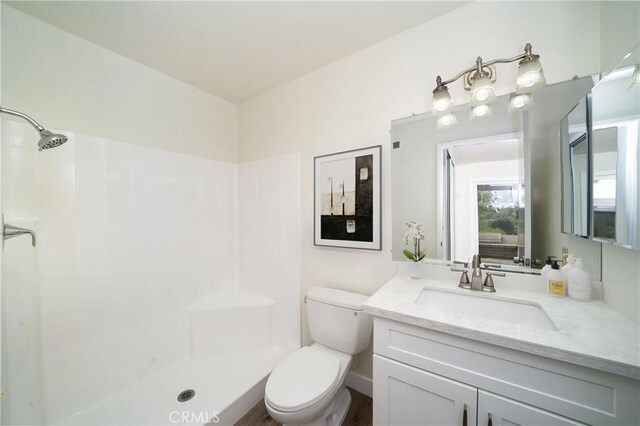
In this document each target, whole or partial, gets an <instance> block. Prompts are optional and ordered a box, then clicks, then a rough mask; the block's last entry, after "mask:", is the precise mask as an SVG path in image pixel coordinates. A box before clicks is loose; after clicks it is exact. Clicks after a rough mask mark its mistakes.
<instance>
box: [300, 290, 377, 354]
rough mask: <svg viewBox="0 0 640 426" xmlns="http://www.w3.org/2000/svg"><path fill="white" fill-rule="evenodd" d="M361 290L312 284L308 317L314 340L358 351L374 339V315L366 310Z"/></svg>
mask: <svg viewBox="0 0 640 426" xmlns="http://www.w3.org/2000/svg"><path fill="white" fill-rule="evenodd" d="M367 299H369V297H368V296H364V295H362V294H357V293H351V292H348V291H342V290H335V289H332V288H322V287H313V288H311V289H310V290H309V292H308V293H307V297H306V301H307V318H308V320H309V330H310V331H311V338H312V339H313V341H314V342H316V343H320V344H321V345H324V346H327V347H329V348H332V349H335V350H337V351H340V352H344V353H347V354H351V355H355V354H357V353H360V352H362V351H363V350H365V349H366V348H367V346H369V342H371V333H372V330H373V318H372V317H371V315H370V314H368V313H366V312H364V311H363V310H362V309H363V305H364V302H366V301H367Z"/></svg>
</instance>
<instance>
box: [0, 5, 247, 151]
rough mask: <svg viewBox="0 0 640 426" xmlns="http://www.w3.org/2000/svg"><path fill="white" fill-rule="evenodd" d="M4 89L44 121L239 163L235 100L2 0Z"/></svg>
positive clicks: (9, 101)
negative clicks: (161, 71) (134, 58)
mask: <svg viewBox="0 0 640 426" xmlns="http://www.w3.org/2000/svg"><path fill="white" fill-rule="evenodd" d="M171 30H173V29H171ZM2 92H3V97H2V102H3V104H2V105H3V106H4V107H6V108H11V109H15V110H18V111H23V112H25V113H27V114H29V115H31V116H33V117H34V118H35V119H36V120H38V121H40V122H41V124H42V125H43V126H45V127H48V126H50V127H57V128H59V129H73V130H74V131H77V132H81V133H84V134H88V135H93V136H97V137H104V138H108V139H113V140H119V141H123V142H129V143H135V144H141V145H146V146H153V147H156V148H162V149H166V150H169V151H175V152H180V153H184V154H191V155H197V156H200V157H205V158H211V159H216V160H222V161H229V162H236V161H237V150H236V148H237V122H236V119H237V107H236V106H235V105H233V104H231V103H229V102H227V101H224V100H222V99H220V98H217V97H215V96H213V95H211V94H209V93H206V92H203V91H201V90H199V89H196V88H194V87H192V86H189V85H188V84H186V83H183V82H181V81H178V80H176V79H174V78H172V77H168V76H167V75H165V74H162V73H160V72H158V71H155V70H153V69H151V68H148V67H146V66H144V65H142V64H139V63H137V62H134V61H132V60H130V59H128V58H125V57H123V56H120V55H118V54H116V53H114V52H112V51H110V50H107V49H104V48H102V47H99V46H97V45H95V44H93V43H90V42H88V41H86V40H83V39H81V38H79V37H77V36H75V35H72V34H70V33H67V32H65V31H62V30H60V29H58V28H56V27H53V26H51V25H49V24H46V23H44V22H42V21H40V20H38V19H36V18H33V17H31V16H29V15H26V14H24V13H22V12H19V11H17V10H15V9H13V8H11V7H9V6H7V5H6V4H2Z"/></svg>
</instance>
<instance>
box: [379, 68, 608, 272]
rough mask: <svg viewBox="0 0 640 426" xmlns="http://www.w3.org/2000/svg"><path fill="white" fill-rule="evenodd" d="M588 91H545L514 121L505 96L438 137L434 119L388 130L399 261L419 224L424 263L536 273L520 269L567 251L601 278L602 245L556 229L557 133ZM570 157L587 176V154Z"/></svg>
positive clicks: (460, 111)
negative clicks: (488, 111)
mask: <svg viewBox="0 0 640 426" xmlns="http://www.w3.org/2000/svg"><path fill="white" fill-rule="evenodd" d="M592 86H593V83H592V79H591V78H590V77H586V78H581V79H575V80H571V81H568V82H564V83H559V84H555V85H550V86H546V87H544V88H541V89H539V90H537V91H535V92H534V93H533V104H532V105H531V107H530V108H529V110H528V111H515V112H510V111H509V99H510V96H509V95H505V96H501V97H498V98H496V99H495V100H494V101H493V102H491V108H492V110H493V114H492V115H491V116H489V117H485V118H483V119H479V120H472V119H470V117H469V107H468V106H466V105H465V106H461V107H458V108H457V109H456V111H455V112H456V116H457V120H458V123H457V124H456V125H455V126H452V127H448V128H440V129H439V128H438V126H437V117H435V116H434V115H432V114H430V113H428V114H422V115H416V116H412V117H407V118H403V119H399V120H394V121H392V123H391V138H392V139H391V141H392V144H393V149H392V151H391V167H392V192H391V193H392V197H393V200H392V201H393V202H392V216H393V217H392V222H393V258H394V260H398V261H403V260H407V259H406V258H404V256H403V254H402V250H403V249H404V248H405V239H404V236H405V233H406V224H407V223H408V222H411V221H416V222H420V223H421V224H422V225H423V228H424V230H425V233H426V238H425V240H424V241H423V248H424V249H425V251H426V259H425V260H426V261H427V262H432V263H445V264H449V263H452V262H468V260H469V257H470V256H472V255H473V254H480V255H481V256H482V257H483V262H484V263H485V264H488V265H494V266H492V267H495V268H499V269H501V270H507V271H518V272H527V273H536V271H537V270H538V269H537V268H539V267H541V266H542V265H541V264H540V263H538V265H534V267H533V268H531V267H527V266H525V265H523V264H529V262H530V261H531V260H532V261H533V263H536V262H535V260H536V259H538V260H540V259H545V257H546V256H547V255H554V256H557V257H560V256H561V250H562V247H563V246H566V247H569V249H570V250H571V251H573V252H575V253H576V254H577V255H580V256H581V257H584V258H585V259H587V260H586V263H588V264H589V267H590V268H591V269H590V270H589V273H590V274H591V275H592V276H593V277H595V278H596V279H597V278H598V277H600V273H601V271H600V249H599V245H598V244H595V243H593V242H592V241H589V240H585V239H581V238H575V237H570V239H568V240H567V239H565V238H564V237H562V233H561V226H562V224H561V223H560V220H559V219H558V218H559V217H560V210H561V208H562V206H561V204H560V202H559V200H560V191H561V190H560V181H561V168H560V158H559V155H558V152H559V146H560V138H559V132H558V124H559V123H560V121H561V120H562V118H563V117H564V116H565V115H566V112H567V111H568V110H569V109H571V108H572V106H573V105H575V104H576V102H578V100H580V99H581V98H584V97H585V96H586V94H587V93H588V91H589V90H590V89H591V87H592ZM573 155H574V162H575V164H576V170H575V171H576V176H578V175H580V173H581V172H580V167H582V168H586V166H587V165H586V162H587V161H588V157H587V155H586V145H581V144H579V143H578V144H576V146H575V148H574V149H573ZM581 176H582V179H584V175H581ZM576 179H577V177H576ZM583 183H584V187H588V186H589V185H588V180H587V181H584V182H583ZM584 199H588V197H587V196H585V197H584ZM578 240H580V241H583V242H584V243H582V242H580V241H578ZM514 258H515V259H517V261H520V260H522V263H523V264H520V263H516V262H514Z"/></svg>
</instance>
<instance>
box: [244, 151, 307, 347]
mask: <svg viewBox="0 0 640 426" xmlns="http://www.w3.org/2000/svg"><path fill="white" fill-rule="evenodd" d="M299 169H300V167H299V154H298V153H294V154H284V155H279V156H277V157H272V158H268V159H265V160H260V161H252V162H249V163H243V164H240V165H239V172H238V187H239V192H238V194H239V218H240V234H239V238H238V241H239V243H240V245H239V246H238V254H239V259H240V260H239V261H240V265H239V266H240V268H239V278H240V280H239V283H240V288H241V289H242V290H246V291H249V292H251V293H257V294H262V295H265V296H268V297H270V298H272V299H274V301H275V302H276V304H277V306H278V307H279V308H278V309H274V310H272V313H271V324H270V326H271V335H272V339H273V340H274V341H275V342H279V344H285V345H288V346H291V345H299V343H300V299H301V288H300V287H301V285H300V282H301V281H300V280H301V272H300V238H301V236H300V170H299Z"/></svg>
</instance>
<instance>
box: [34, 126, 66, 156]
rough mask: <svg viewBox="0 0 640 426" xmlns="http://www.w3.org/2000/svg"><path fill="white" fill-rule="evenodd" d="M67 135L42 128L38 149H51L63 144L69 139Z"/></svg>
mask: <svg viewBox="0 0 640 426" xmlns="http://www.w3.org/2000/svg"><path fill="white" fill-rule="evenodd" d="M67 140H68V139H67V137H66V136H65V135H61V134H56V133H51V132H50V131H48V130H46V129H43V130H40V140H39V141H38V151H42V150H43V149H51V148H55V147H57V146H60V145H62V144H63V143H65V142H66V141H67Z"/></svg>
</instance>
